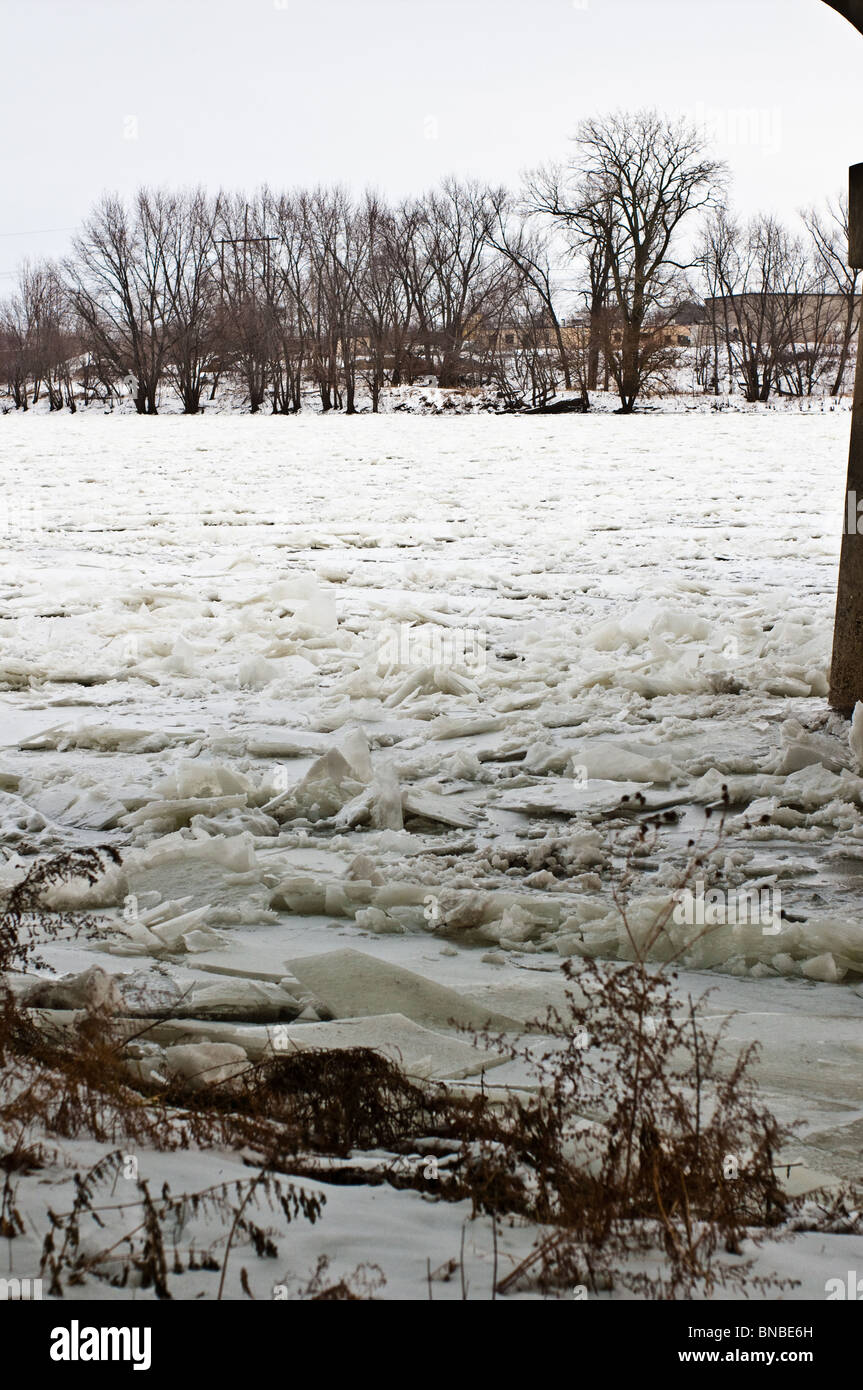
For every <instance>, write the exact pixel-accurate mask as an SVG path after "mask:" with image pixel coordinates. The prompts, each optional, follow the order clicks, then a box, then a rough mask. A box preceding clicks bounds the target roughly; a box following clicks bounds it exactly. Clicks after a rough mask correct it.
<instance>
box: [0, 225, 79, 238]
mask: <svg viewBox="0 0 863 1390" xmlns="http://www.w3.org/2000/svg"><path fill="white" fill-rule="evenodd" d="M75 230H76V228H75V227H36V228H34V230H33V231H30V232H0V236H2V237H6V236H57V235H60V234H61V233H64V234H65V233H66V232H74V231H75Z"/></svg>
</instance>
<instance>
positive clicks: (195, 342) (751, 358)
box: [0, 111, 859, 414]
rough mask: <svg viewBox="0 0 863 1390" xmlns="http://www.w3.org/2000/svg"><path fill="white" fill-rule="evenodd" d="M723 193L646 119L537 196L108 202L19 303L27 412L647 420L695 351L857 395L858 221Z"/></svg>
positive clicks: (537, 186) (590, 144)
mask: <svg viewBox="0 0 863 1390" xmlns="http://www.w3.org/2000/svg"><path fill="white" fill-rule="evenodd" d="M726 194H727V171H726V169H725V167H724V166H723V165H722V164H721V163H720V162H719V161H717V160H716V159H715V158H713V156H712V154H711V152H710V150H709V147H708V145H707V143H706V141H705V138H704V136H703V134H702V133H701V132H699V131H698V130H697V129H696V128H695V127H694V126H693V125H691V124H690V123H688V122H687V121H685V120H671V119H668V118H667V117H664V116H663V115H661V114H659V113H658V112H655V111H641V112H636V113H629V114H627V113H617V114H614V115H610V116H606V117H604V118H601V119H596V120H588V121H584V122H583V123H582V124H581V126H580V127H579V130H578V134H577V137H576V139H575V141H574V142H573V153H572V155H571V157H570V158H569V159H568V160H566V161H564V162H563V163H561V164H558V165H554V166H547V167H543V168H540V169H538V170H536V171H534V172H533V173H531V174H530V175H529V176H528V177H527V178H526V179H525V181H524V184H523V186H522V187H521V188H519V189H518V190H508V189H506V188H503V187H494V186H492V185H487V184H482V183H480V182H478V181H459V180H456V179H446V180H444V181H443V182H442V183H441V184H440V186H439V187H437V188H435V189H433V190H431V191H430V192H428V193H426V194H424V195H421V196H418V197H413V198H409V199H406V200H404V201H402V202H400V203H398V204H396V205H394V204H391V203H389V202H387V201H386V200H385V199H384V198H383V197H381V196H380V195H379V194H377V193H374V192H371V191H369V192H366V193H364V194H363V195H361V196H358V197H357V196H353V195H351V194H350V193H349V192H347V191H346V190H345V189H342V188H315V189H310V190H304V189H298V190H292V191H288V192H280V191H277V190H274V189H272V188H269V187H264V188H261V189H259V190H258V191H257V192H255V193H254V194H253V195H242V194H236V193H226V192H219V193H218V194H214V195H210V194H207V193H205V192H204V191H202V190H200V189H195V190H182V191H179V192H171V191H167V190H162V189H149V188H142V189H140V190H139V191H138V193H137V194H136V195H135V197H134V198H133V199H132V200H131V201H124V200H122V199H120V198H118V197H116V196H110V195H105V196H103V197H102V198H101V199H100V200H99V202H98V203H97V204H96V206H95V207H94V208H93V210H92V211H91V213H90V215H89V216H88V217H87V218H86V220H85V221H84V223H83V226H82V227H81V229H80V231H79V232H78V233H77V235H76V236H75V237H74V240H73V243H72V249H71V252H70V254H69V255H68V256H67V257H65V258H64V259H63V260H62V261H42V262H38V263H35V264H31V263H25V264H24V265H23V266H22V268H21V271H20V274H19V276H18V283H17V287H16V289H15V291H14V292H13V294H12V295H10V296H9V297H8V298H7V299H6V300H4V301H0V380H2V381H3V382H4V383H5V386H6V389H7V393H8V397H9V399H10V400H11V403H12V404H13V405H14V406H15V407H16V408H18V409H27V408H28V406H29V405H31V404H32V403H35V402H36V401H38V400H40V399H41V398H43V396H44V397H45V398H46V399H47V400H48V402H49V405H50V408H51V409H61V408H64V407H66V408H68V409H71V410H74V409H75V408H76V405H77V403H78V402H83V403H84V404H90V403H92V402H93V401H97V400H104V401H106V402H107V401H110V400H112V399H116V397H117V395H118V394H122V393H124V392H127V393H130V394H131V395H132V397H133V398H134V402H135V407H136V409H137V411H138V412H139V413H141V414H156V413H157V412H158V409H159V403H160V400H161V399H162V398H163V394H164V393H165V392H166V391H170V392H173V393H174V394H175V396H176V397H177V399H178V401H179V402H180V404H181V407H182V409H183V411H184V412H186V413H189V414H195V413H197V412H199V411H200V410H202V409H203V408H205V406H206V402H207V401H208V400H213V399H214V398H215V396H216V393H217V391H218V389H219V387H220V384H228V383H230V384H232V385H233V386H234V387H235V388H236V389H237V390H238V391H239V393H240V394H241V396H242V399H243V401H244V402H245V403H246V405H247V408H248V409H250V410H251V411H252V412H258V411H260V410H263V409H267V410H270V411H272V412H275V413H279V414H293V413H296V412H297V411H299V410H300V409H301V408H302V405H303V401H304V397H306V396H307V394H308V393H309V392H313V393H314V394H315V395H316V396H317V397H318V398H319V404H320V408H321V409H322V410H324V411H327V410H344V411H345V412H346V413H348V414H351V413H353V412H355V411H356V410H357V409H358V408H359V406H360V404H361V403H362V404H363V405H365V403H366V402H368V403H370V406H371V409H372V410H373V411H376V410H377V409H378V407H379V403H380V399H381V393H382V391H383V390H384V388H385V387H388V386H399V385H411V384H413V383H415V382H417V381H421V380H426V379H427V378H429V377H431V378H434V380H435V381H436V382H437V384H438V385H439V386H442V387H455V386H462V385H483V386H490V387H492V388H494V390H495V391H496V393H497V395H498V397H499V399H500V402H501V405H502V408H509V409H513V410H516V409H523V408H526V407H533V408H542V407H543V406H545V405H546V404H547V403H548V402H549V401H551V400H553V399H554V397H555V396H556V395H557V394H558V393H559V392H561V391H567V392H576V393H578V396H579V397H580V398H581V400H582V402H583V403H584V404H587V403H589V399H590V393H591V392H593V391H596V390H599V389H612V390H614V391H616V393H617V395H618V397H619V401H620V409H621V411H623V412H625V413H629V412H631V411H632V410H633V409H634V408H635V404H636V402H637V400H638V399H639V397H641V396H643V395H644V394H645V393H646V392H649V391H651V390H656V389H661V388H662V387H663V386H665V387H668V386H669V385H670V383H671V381H672V377H673V373H674V370H675V368H676V366H677V364H678V362H679V358H680V349H681V344H682V343H683V342H686V343H687V345H689V346H692V347H693V348H694V363H695V372H696V379H697V382H698V384H699V386H700V388H701V389H703V390H704V391H712V392H714V393H715V394H717V395H718V394H720V393H722V392H724V391H727V390H735V389H736V390H740V391H742V392H743V393H744V395H745V396H746V398H747V399H748V400H752V401H755V400H766V399H767V398H768V397H769V395H770V393H771V392H773V391H782V392H787V393H790V394H794V395H811V394H813V393H815V392H816V391H820V390H828V389H829V390H830V391H832V392H833V394H837V393H838V392H839V391H840V390H841V389H842V386H843V381H844V379H845V374H846V369H847V367H848V364H849V360H850V358H851V356H852V352H853V340H854V331H855V325H856V315H857V312H858V307H859V284H858V273H857V272H855V271H852V270H850V269H849V268H848V267H847V265H846V246H847V206H846V204H845V202H844V201H843V200H842V199H839V200H837V201H836V202H834V203H832V204H828V205H827V207H826V209H824V210H820V211H816V210H810V211H808V212H806V213H804V214H803V215H802V217H801V222H800V227H799V229H798V230H796V231H792V230H789V229H788V228H786V227H784V226H783V225H782V224H781V223H780V222H779V221H778V220H777V219H776V218H774V217H772V216H769V215H764V216H760V217H756V218H755V219H753V220H752V221H750V222H749V223H746V224H743V223H741V222H739V221H738V220H736V219H735V217H734V215H733V213H732V212H731V210H730V208H729V206H728V202H727V196H726Z"/></svg>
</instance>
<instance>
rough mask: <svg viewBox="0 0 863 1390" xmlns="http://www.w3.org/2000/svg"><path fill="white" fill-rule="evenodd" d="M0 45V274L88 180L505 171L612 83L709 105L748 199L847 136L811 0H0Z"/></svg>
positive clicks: (643, 98) (697, 107)
mask: <svg viewBox="0 0 863 1390" xmlns="http://www.w3.org/2000/svg"><path fill="white" fill-rule="evenodd" d="M0 53H2V67H0V129H2V131H3V154H2V170H3V174H2V183H0V189H2V192H0V274H2V275H3V276H4V278H2V279H0V293H2V292H3V291H4V290H5V289H7V288H8V287H9V286H10V285H11V280H10V278H9V275H8V273H9V272H10V271H11V270H13V269H14V268H15V266H16V265H17V264H18V262H19V260H20V259H21V258H22V257H23V256H24V255H28V254H29V255H31V256H33V255H38V254H46V255H47V254H60V253H62V252H63V251H64V250H65V249H66V247H67V244H68V235H69V232H70V230H71V229H73V228H74V227H75V225H76V224H77V223H78V222H79V221H80V219H81V217H82V216H83V215H84V214H85V213H86V211H87V208H88V206H89V205H90V203H91V202H92V201H93V199H94V198H95V197H97V196H98V194H99V193H100V192H102V191H103V190H104V189H111V190H115V191H119V192H126V193H128V192H131V191H132V190H133V189H134V188H135V187H136V186H137V185H138V184H139V183H142V182H145V183H151V184H165V185H179V184H196V183H203V184H204V185H206V186H207V187H209V188H211V189H216V188H218V187H219V186H224V187H230V188H249V189H251V188H253V187H254V186H255V185H257V184H259V183H261V182H264V181H267V182H269V183H271V184H273V185H274V186H276V187H285V186H291V185H295V184H308V183H315V182H319V181H320V182H343V183H347V184H350V185H352V186H353V187H355V188H360V187H362V186H363V185H364V184H366V183H369V184H372V185H374V186H375V187H377V188H379V189H380V190H382V191H384V192H387V193H389V194H391V195H394V196H399V195H403V194H406V193H410V192H413V191H420V190H421V189H423V188H425V187H426V186H428V185H429V184H431V183H433V182H434V181H436V180H437V179H438V178H439V177H440V176H442V175H444V174H447V173H455V174H457V175H477V176H479V177H481V178H484V179H489V180H493V181H503V182H509V183H513V182H516V181H517V179H518V176H519V173H520V171H521V170H522V169H524V168H526V167H530V166H532V165H535V164H537V163H540V162H542V161H544V160H547V159H550V158H556V157H561V156H563V155H565V154H566V151H567V142H568V137H569V136H571V135H572V134H573V133H574V131H575V127H576V125H577V123H578V121H579V119H580V118H581V117H583V116H585V115H589V114H597V113H600V112H603V111H607V110H610V109H614V108H617V107H623V108H635V107H638V106H641V105H656V106H658V107H660V108H662V109H664V110H668V111H672V112H678V113H679V112H686V113H688V114H690V115H691V116H692V117H694V118H697V119H699V120H707V121H710V122H711V123H712V126H713V129H714V131H715V133H716V136H717V142H716V148H717V151H718V153H719V154H720V155H721V156H722V157H723V158H725V159H727V160H728V161H729V163H730V164H731V167H732V169H733V171H734V175H735V181H734V187H735V199H736V203H737V205H738V207H739V208H740V209H741V210H742V211H745V212H750V211H754V210H755V209H756V208H758V207H764V208H769V209H772V210H775V211H778V212H781V213H783V214H785V215H788V216H790V215H792V214H793V212H794V210H795V209H796V208H797V207H799V206H800V205H801V204H804V203H807V202H810V201H813V200H816V199H818V198H819V197H820V196H822V195H823V194H826V193H828V192H829V193H832V192H835V191H838V189H839V188H841V187H843V186H844V184H845V181H846V176H847V166H848V164H849V163H854V162H856V161H858V160H863V101H861V97H863V37H860V36H858V35H857V34H856V33H855V31H854V30H853V29H852V28H851V26H850V25H848V24H847V23H846V22H845V21H844V20H843V19H841V18H840V16H839V15H837V14H834V13H833V12H832V11H830V10H828V8H827V7H826V5H824V4H823V3H821V0H0ZM743 112H749V113H753V114H751V115H750V116H749V117H748V118H747V119H745V120H744V119H743V118H742V114H741V113H743ZM129 137H134V138H129Z"/></svg>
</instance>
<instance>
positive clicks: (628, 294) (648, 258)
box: [530, 111, 723, 414]
mask: <svg viewBox="0 0 863 1390" xmlns="http://www.w3.org/2000/svg"><path fill="white" fill-rule="evenodd" d="M722 177H723V166H722V165H721V164H719V163H717V161H716V160H714V159H711V158H710V157H709V156H708V155H707V154H706V152H705V148H704V143H703V140H702V138H701V136H700V135H699V134H698V133H697V132H696V130H695V129H694V127H692V126H690V125H689V124H687V122H685V121H683V120H676V121H670V120H668V119H666V118H665V117H663V116H661V115H659V114H658V113H657V112H655V111H639V112H636V113H634V114H624V113H617V114H614V115H611V116H607V117H605V118H603V119H601V120H588V121H584V122H582V124H581V126H580V127H579V130H578V136H577V154H576V156H575V158H574V159H573V160H572V161H570V163H569V164H567V165H566V166H564V167H562V168H561V167H558V168H552V169H548V170H541V171H539V173H538V174H536V175H534V177H533V179H532V180H531V186H530V196H531V201H532V205H533V206H534V207H535V208H537V209H538V210H540V211H543V212H545V213H547V214H548V215H549V216H551V217H553V218H556V219H560V220H561V221H563V222H564V223H565V224H566V225H568V226H569V227H571V228H572V229H573V230H574V231H575V232H577V233H581V235H582V236H583V237H585V238H586V239H587V241H588V243H591V244H592V243H599V245H600V247H601V248H602V251H601V256H600V262H601V263H604V262H606V261H607V266H608V279H609V284H610V289H611V298H612V300H613V304H614V307H615V309H616V310H617V314H618V317H619V324H618V329H617V334H616V335H607V338H606V351H607V355H608V360H609V365H610V368H611V373H612V376H613V378H614V381H615V384H616V386H617V391H618V395H619V397H620V403H621V410H622V412H623V413H624V414H629V413H631V411H632V410H633V409H634V408H635V402H636V400H637V398H638V396H639V394H640V393H641V392H642V391H643V389H644V388H645V386H646V384H647V381H648V379H649V376H650V373H651V370H652V369H653V368H654V367H655V358H656V354H655V344H656V333H657V328H658V324H659V320H660V319H662V318H665V319H667V320H669V319H670V318H671V317H672V315H673V312H674V310H675V309H676V307H677V306H678V304H679V302H680V299H681V296H682V293H683V291H684V288H685V283H684V281H683V279H682V272H683V271H684V270H685V269H687V268H688V266H689V263H688V262H687V263H682V262H680V261H678V260H677V258H676V257H677V254H678V250H677V248H678V244H679V235H678V234H679V230H680V226H681V223H682V222H683V221H684V219H686V218H687V217H689V215H690V214H691V213H693V212H695V211H697V210H698V209H700V208H704V207H706V206H708V205H709V204H710V203H711V202H713V201H714V199H715V196H716V193H717V189H718V187H719V186H720V185H721V181H722ZM601 268H602V266H601V264H598V265H597V271H598V272H599V271H600V269H601ZM602 273H603V274H604V270H603V272H602ZM648 326H649V331H648V332H647V333H646V331H645V330H646V328H648Z"/></svg>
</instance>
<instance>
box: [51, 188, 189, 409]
mask: <svg viewBox="0 0 863 1390" xmlns="http://www.w3.org/2000/svg"><path fill="white" fill-rule="evenodd" d="M170 209H171V199H170V197H169V196H168V195H166V194H163V193H161V192H150V191H149V190H147V189H141V190H140V191H139V192H138V194H137V195H136V198H135V201H134V205H133V207H132V209H129V208H127V207H126V206H125V204H124V203H122V202H121V201H120V199H118V198H116V197H113V196H105V197H104V198H103V199H102V200H101V202H100V203H99V204H98V205H97V207H96V209H95V211H94V212H93V213H92V214H91V216H90V217H89V218H87V220H86V221H85V223H84V226H83V230H82V231H81V233H80V234H79V235H78V236H77V237H76V238H75V239H74V242H73V248H74V251H73V255H72V256H71V257H70V258H69V259H68V260H67V261H66V262H65V271H66V275H67V279H68V283H69V288H70V295H71V298H72V302H73V304H74V306H75V309H76V311H77V313H78V315H79V317H80V319H81V322H82V324H83V325H84V327H85V329H86V331H87V334H88V336H89V337H90V339H91V340H92V342H93V343H94V345H95V347H96V348H97V350H98V351H99V352H100V353H101V354H102V355H103V356H104V357H105V358H107V359H108V361H109V362H111V364H112V365H113V367H114V369H115V370H116V372H117V373H118V375H119V376H123V377H127V376H131V377H132V379H133V387H134V394H135V407H136V409H137V411H138V412H139V414H142V415H143V414H148V415H155V414H156V413H157V410H158V394H159V385H160V382H161V380H162V376H163V374H164V370H165V361H166V357H167V353H168V348H169V344H170V338H171V308H170V296H169V293H168V286H167V276H166V263H165V247H166V244H167V241H168V238H169V228H168V221H169V218H170Z"/></svg>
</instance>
